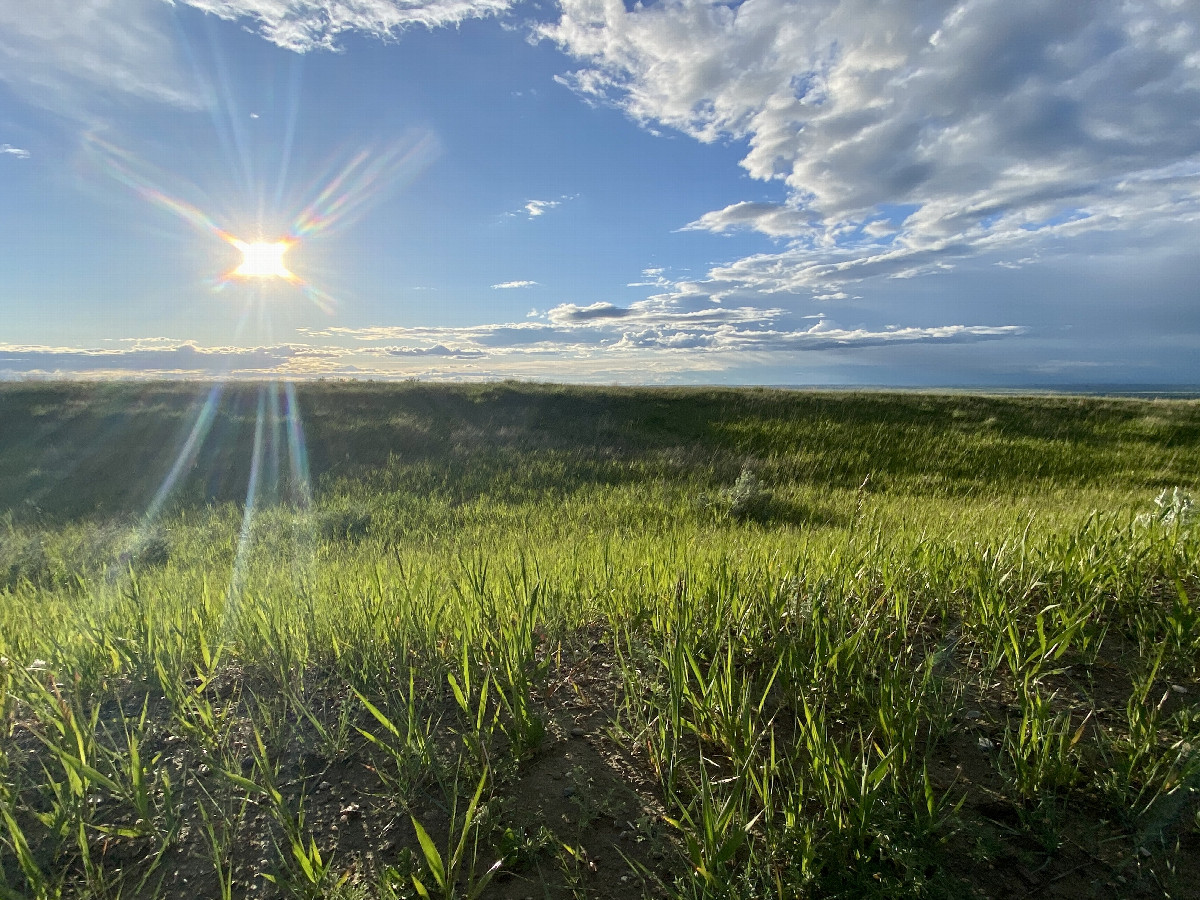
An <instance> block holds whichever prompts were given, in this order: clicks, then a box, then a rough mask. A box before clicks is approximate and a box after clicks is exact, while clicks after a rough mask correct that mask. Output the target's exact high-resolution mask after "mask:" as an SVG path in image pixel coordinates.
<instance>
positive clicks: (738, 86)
mask: <svg viewBox="0 0 1200 900" xmlns="http://www.w3.org/2000/svg"><path fill="white" fill-rule="evenodd" d="M561 9H562V13H561V17H560V19H559V21H558V22H556V23H553V24H548V25H544V26H542V27H541V28H540V29H539V31H538V34H539V35H540V36H541V37H544V38H548V39H550V40H552V41H554V42H555V43H557V44H558V45H559V46H560V47H561V48H562V49H563V50H564V51H565V52H567V53H569V54H571V55H572V56H574V57H575V58H577V59H578V60H580V61H581V62H582V66H581V67H580V68H578V69H576V70H575V71H573V72H571V73H569V74H568V75H566V76H563V77H562V80H563V82H564V83H566V84H568V85H569V86H570V87H572V88H573V89H574V90H575V91H577V92H578V93H579V94H581V95H582V96H584V97H586V98H588V99H590V100H598V101H602V102H608V103H612V104H615V105H617V106H619V107H621V108H622V109H624V110H625V111H626V112H627V113H628V114H629V115H630V116H631V117H633V118H634V119H636V120H638V121H639V122H642V123H645V124H646V125H648V126H649V125H653V126H658V127H661V126H667V127H671V128H675V129H677V130H679V131H682V132H684V133H686V134H688V135H691V136H692V137H694V138H696V139H698V140H700V141H715V140H726V139H734V140H738V141H744V142H745V145H746V148H747V149H746V153H745V155H744V157H743V159H742V161H741V164H742V166H743V167H744V168H745V169H746V171H747V172H748V173H749V174H750V175H751V176H752V177H754V178H756V179H760V180H762V181H766V182H772V183H777V184H780V185H781V187H782V188H783V190H784V192H785V193H786V199H785V200H784V202H782V203H774V204H773V203H762V202H750V201H746V202H739V203H734V204H732V205H730V206H727V207H725V208H724V209H720V210H715V211H712V212H709V213H706V214H704V215H703V216H701V217H700V218H698V219H697V220H695V221H694V222H691V223H689V224H687V225H686V226H685V227H687V228H690V229H696V230H708V231H713V232H723V231H728V230H730V229H734V228H749V229H755V230H757V231H760V232H762V233H764V234H767V235H770V236H772V237H775V238H786V239H788V240H789V245H788V247H787V248H786V249H785V250H783V251H782V252H779V253H773V254H764V255H762V256H757V257H752V258H749V259H746V260H741V261H738V262H736V263H733V264H731V265H729V266H726V267H722V268H721V269H720V270H719V271H717V272H714V273H713V277H714V278H716V279H718V280H720V279H733V280H734V282H735V283H737V284H739V285H742V286H744V287H748V288H753V289H766V290H797V289H801V288H805V287H812V286H821V285H830V284H833V285H836V284H838V283H842V282H847V281H853V280H861V279H865V278H872V277H904V276H911V275H914V274H919V273H923V272H928V271H937V270H938V267H939V265H941V264H953V263H954V261H955V260H957V259H963V258H968V257H973V256H979V255H984V254H991V255H994V256H996V257H997V258H1000V259H1005V258H1010V257H1011V258H1013V259H1023V258H1027V257H1029V256H1030V255H1031V248H1033V249H1034V250H1036V248H1037V247H1039V246H1042V245H1044V244H1046V243H1047V242H1049V241H1052V240H1059V239H1063V238H1072V237H1077V236H1079V235H1082V234H1085V233H1088V232H1093V231H1113V230H1115V231H1126V232H1131V231H1134V230H1136V229H1141V228H1144V227H1146V225H1147V224H1148V223H1163V222H1170V223H1173V224H1176V225H1178V224H1179V223H1181V222H1182V223H1193V222H1195V221H1197V219H1200V7H1198V6H1197V5H1196V4H1191V3H1180V2H1173V0H1148V2H1144V3H1127V2H1122V0H1095V2H1090V3H1045V2H1043V0H961V2H960V0H920V2H914V3H897V4H879V3H877V2H874V0H807V2H805V3H803V4H797V3H795V2H792V0H746V2H744V3H740V4H729V3H726V2H723V0H663V2H660V3H655V4H647V5H645V6H643V5H642V4H637V5H635V6H633V7H632V8H630V7H629V6H628V5H627V4H623V3H621V2H617V0H562V4H561Z"/></svg>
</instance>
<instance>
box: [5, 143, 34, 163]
mask: <svg viewBox="0 0 1200 900" xmlns="http://www.w3.org/2000/svg"><path fill="white" fill-rule="evenodd" d="M0 153H4V154H7V155H8V156H15V157H16V158H17V159H29V151H28V150H22V149H21V148H20V147H14V146H13V145H12V144H0Z"/></svg>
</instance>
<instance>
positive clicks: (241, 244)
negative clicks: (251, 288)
mask: <svg viewBox="0 0 1200 900" xmlns="http://www.w3.org/2000/svg"><path fill="white" fill-rule="evenodd" d="M229 243H231V244H233V246H235V247H237V248H238V249H239V250H241V251H242V264H241V265H240V266H238V267H237V268H236V269H234V270H233V274H234V275H237V276H238V277H240V278H282V279H284V280H286V281H294V280H295V278H296V276H295V275H293V274H292V273H291V272H289V271H288V268H287V266H285V265H284V264H283V254H285V253H287V251H288V250H289V249H290V248H291V246H292V242H291V241H274V242H267V241H258V242H255V243H250V244H248V243H246V242H245V241H238V240H233V241H230V242H229Z"/></svg>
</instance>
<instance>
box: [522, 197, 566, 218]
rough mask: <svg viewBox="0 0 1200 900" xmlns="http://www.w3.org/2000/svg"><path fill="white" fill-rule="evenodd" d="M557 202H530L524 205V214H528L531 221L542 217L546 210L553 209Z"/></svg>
mask: <svg viewBox="0 0 1200 900" xmlns="http://www.w3.org/2000/svg"><path fill="white" fill-rule="evenodd" d="M559 202H560V201H558V200H530V201H529V202H528V203H526V204H525V212H527V213H529V218H531V219H533V218H536V217H537V216H540V215H543V214H544V213H545V212H546V210H548V209H554V207H556V206H558V205H559Z"/></svg>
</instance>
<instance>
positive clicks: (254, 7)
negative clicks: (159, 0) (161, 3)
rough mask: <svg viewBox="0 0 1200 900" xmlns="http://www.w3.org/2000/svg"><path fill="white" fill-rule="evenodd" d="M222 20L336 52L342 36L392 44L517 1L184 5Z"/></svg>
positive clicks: (203, 1)
mask: <svg viewBox="0 0 1200 900" xmlns="http://www.w3.org/2000/svg"><path fill="white" fill-rule="evenodd" d="M182 2H184V3H186V4H188V5H189V6H194V7H195V8H196V9H200V10H203V11H204V12H207V13H212V14H213V15H215V16H219V17H220V18H222V19H229V20H237V19H249V20H251V21H254V22H256V23H257V24H258V30H259V33H260V34H262V36H263V37H264V38H266V39H267V40H269V41H271V42H272V43H274V44H278V45H279V46H280V47H284V48H286V49H288V50H294V51H296V52H299V53H305V52H308V51H310V50H316V49H324V50H332V49H337V38H338V35H340V34H342V33H344V32H347V31H358V32H362V33H364V34H368V35H372V36H374V37H378V38H385V39H386V38H393V37H395V36H396V35H397V34H398V33H399V32H402V31H403V30H404V29H406V28H411V27H413V26H423V27H425V28H438V27H441V26H445V25H458V24H459V23H461V22H464V21H466V20H467V19H478V18H483V17H485V16H493V15H497V14H499V13H503V12H506V11H507V10H508V9H509V8H511V7H512V5H513V0H182Z"/></svg>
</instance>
